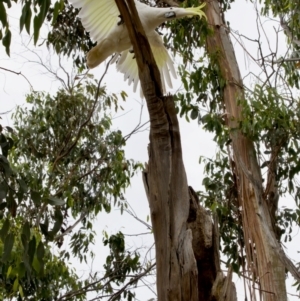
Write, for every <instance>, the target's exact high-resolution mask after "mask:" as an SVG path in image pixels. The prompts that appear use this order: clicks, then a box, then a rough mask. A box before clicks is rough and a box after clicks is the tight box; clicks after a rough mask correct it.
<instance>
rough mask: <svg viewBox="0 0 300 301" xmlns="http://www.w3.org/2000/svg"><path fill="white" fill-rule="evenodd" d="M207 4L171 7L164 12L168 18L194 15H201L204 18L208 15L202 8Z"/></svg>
mask: <svg viewBox="0 0 300 301" xmlns="http://www.w3.org/2000/svg"><path fill="white" fill-rule="evenodd" d="M205 5H206V3H203V4H201V5H200V6H198V7H187V8H182V7H169V8H167V9H166V10H167V11H166V12H165V13H164V17H165V18H166V20H170V19H179V18H183V17H190V18H191V17H193V16H199V17H200V18H202V17H204V18H206V15H205V13H204V12H203V10H202V8H203V7H204V6H205ZM206 19H207V18H206Z"/></svg>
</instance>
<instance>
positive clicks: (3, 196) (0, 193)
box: [0, 181, 8, 200]
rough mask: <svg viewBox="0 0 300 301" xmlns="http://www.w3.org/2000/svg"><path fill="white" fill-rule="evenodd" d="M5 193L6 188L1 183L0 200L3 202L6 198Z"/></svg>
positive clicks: (5, 185)
mask: <svg viewBox="0 0 300 301" xmlns="http://www.w3.org/2000/svg"><path fill="white" fill-rule="evenodd" d="M7 192H8V186H7V184H6V183H5V182H4V181H3V182H1V183H0V200H3V199H5V198H6V195H7Z"/></svg>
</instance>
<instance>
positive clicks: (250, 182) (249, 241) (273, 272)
mask: <svg viewBox="0 0 300 301" xmlns="http://www.w3.org/2000/svg"><path fill="white" fill-rule="evenodd" d="M206 14H207V18H208V23H209V24H210V25H211V26H212V27H213V30H214V34H213V35H212V36H210V37H208V38H207V50H208V52H209V53H210V54H212V55H215V54H216V53H218V65H219V67H220V69H221V73H222V76H223V78H224V79H225V81H226V86H225V88H224V104H225V109H226V115H227V125H228V126H229V128H231V129H232V131H231V139H232V149H233V155H234V161H235V164H236V166H237V177H238V194H239V203H240V206H241V207H242V219H243V229H244V237H245V242H246V252H247V259H248V264H249V268H250V270H251V272H252V277H253V280H254V281H255V282H257V283H259V284H260V290H261V294H262V296H263V300H265V301H271V300H272V301H275V300H277V301H284V300H287V296H286V288H285V266H286V267H287V268H288V269H289V270H290V271H291V272H292V273H293V275H294V276H295V277H296V278H298V276H299V273H298V272H297V271H296V270H295V268H294V267H293V265H292V264H291V262H290V261H289V260H288V259H287V258H286V256H285V255H284V253H283V251H282V249H281V247H280V244H279V243H278V241H277V240H276V235H275V233H274V231H273V225H272V219H271V216H270V211H269V210H268V202H267V199H266V197H265V194H264V191H263V186H262V177H261V173H260V168H259V166H258V163H257V158H256V153H255V148H254V145H253V143H252V141H251V140H249V139H247V138H246V137H244V136H243V135H242V134H241V132H240V131H239V130H238V122H239V120H241V107H240V106H238V100H239V99H243V97H244V95H243V89H242V80H241V76H240V72H239V69H238V65H237V61H236V58H235V53H234V49H233V46H232V43H231V41H230V38H229V35H228V32H227V31H226V25H225V22H224V20H223V19H222V18H221V12H220V9H219V4H218V1H216V0H213V1H207V9H206ZM272 185H273V186H274V182H272ZM273 188H274V187H273ZM273 212H274V209H273Z"/></svg>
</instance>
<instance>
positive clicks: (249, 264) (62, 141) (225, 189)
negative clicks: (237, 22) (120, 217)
mask: <svg viewBox="0 0 300 301" xmlns="http://www.w3.org/2000/svg"><path fill="white" fill-rule="evenodd" d="M117 2H118V1H117ZM130 2H131V1H128V2H126V3H129V4H128V7H129V8H130ZM143 2H146V3H147V4H148V5H151V6H159V7H163V6H168V5H184V6H198V5H199V1H198V0H188V1H184V2H182V1H167V0H165V1H143ZM181 2H182V3H181ZM236 2H237V1H234V0H228V1H211V2H209V1H207V3H206V10H205V12H206V14H207V18H208V20H207V21H206V20H199V19H197V18H192V19H181V20H176V21H172V22H169V23H166V24H164V25H163V26H162V27H161V28H159V29H158V30H159V31H161V32H163V33H164V42H165V44H166V45H167V47H168V48H169V51H171V52H172V53H173V54H174V56H175V57H176V58H179V57H180V59H179V61H180V64H179V65H178V73H179V75H180V79H181V81H182V84H183V89H181V90H180V91H179V92H178V93H176V94H175V95H174V98H173V99H174V102H172V103H174V104H175V108H176V113H177V114H178V115H179V116H180V117H185V118H186V119H187V120H188V121H190V122H198V123H199V124H200V125H201V127H202V128H203V129H204V130H205V131H207V132H210V133H211V134H212V139H213V140H214V141H215V143H216V151H215V153H216V155H215V156H214V157H210V158H204V157H201V158H200V160H199V161H200V163H202V165H199V173H203V174H204V179H203V183H202V185H203V189H202V190H201V191H197V192H196V193H195V194H194V197H192V196H191V195H193V193H194V192H193V189H192V188H190V190H189V193H190V194H189V195H190V200H192V199H193V200H196V203H197V205H195V206H196V207H197V206H200V207H201V208H203V209H204V210H206V211H205V212H206V213H207V212H209V213H210V214H209V217H207V216H206V215H205V214H206V213H205V212H204V211H203V212H204V213H203V212H202V211H201V212H202V213H201V214H202V215H201V216H202V217H201V218H202V220H208V221H207V224H209V225H210V224H212V225H214V227H215V228H214V230H213V231H216V232H213V233H215V234H214V239H215V242H216V246H215V247H216V249H218V250H217V252H220V254H221V259H222V261H223V267H224V268H226V269H228V271H229V272H228V275H230V273H231V271H233V272H234V273H236V274H237V275H238V277H242V278H243V279H244V281H245V282H249V283H250V284H251V285H250V286H249V287H250V288H249V289H248V291H247V293H246V294H248V296H249V300H256V298H257V297H258V296H259V297H261V298H262V300H267V301H269V300H272V301H273V300H287V296H288V291H289V289H288V288H286V284H285V278H286V276H287V275H288V274H290V275H292V276H293V278H294V285H295V286H296V291H297V294H299V289H300V284H299V280H300V276H299V274H300V272H299V260H298V259H297V258H293V261H291V260H290V259H289V258H288V257H287V256H286V255H285V250H284V248H283V247H282V246H284V244H285V243H287V242H289V241H292V240H293V231H294V229H298V227H299V224H300V207H299V206H300V204H299V197H300V184H299V181H298V174H299V172H300V163H299V160H298V153H299V151H300V150H299V138H300V137H299V133H300V122H299V118H300V115H299V114H300V113H299V61H300V55H299V53H300V52H299V50H300V49H299V47H300V24H299V20H300V18H299V16H300V7H299V3H298V2H299V1H296V0H290V1H283V0H282V1H278V0H276V1H275V0H271V1H269V0H265V1H250V2H251V3H252V5H253V7H254V9H255V14H256V21H255V22H254V23H255V24H256V26H257V28H256V31H255V34H256V37H255V38H253V36H251V37H249V36H245V35H243V33H242V32H238V31H236V29H235V28H231V24H230V23H229V22H226V18H227V17H226V16H227V14H228V13H229V12H230V10H231V6H234V5H235V4H236ZM12 5H20V6H21V7H22V9H21V14H20V16H18V18H19V27H20V28H19V29H20V31H22V30H26V31H27V33H28V34H30V35H31V34H32V35H33V43H34V44H35V45H37V44H38V39H39V32H40V30H41V28H42V26H43V24H45V23H47V24H49V32H48V35H47V38H46V40H45V41H43V42H45V43H46V45H47V47H48V49H49V50H50V49H51V50H53V51H54V52H55V53H56V54H57V55H58V56H60V57H62V58H65V59H66V58H71V59H72V61H73V63H74V68H76V70H77V71H78V76H72V75H68V79H69V80H68V81H67V82H65V81H61V83H62V86H61V88H60V89H59V90H58V91H56V93H55V94H53V95H52V94H50V93H48V92H47V91H44V92H35V91H32V92H31V93H28V95H27V97H26V100H24V101H26V106H20V107H17V108H16V109H15V110H14V113H13V115H12V119H13V122H14V125H13V127H9V126H4V124H2V126H1V128H0V147H1V155H0V217H1V219H0V229H1V230H0V238H1V240H0V254H2V255H1V259H0V262H1V265H0V267H1V268H0V279H1V282H0V292H1V293H2V295H3V296H4V298H5V299H7V300H9V299H13V298H15V299H18V300H77V299H78V300H89V299H88V298H89V297H88V296H89V295H88V293H89V292H94V293H96V294H97V296H98V298H99V300H101V299H102V298H107V300H122V298H123V299H128V300H133V299H134V298H135V290H134V288H135V287H136V286H137V283H138V282H139V281H140V280H141V279H142V278H143V277H146V276H147V275H148V274H149V273H151V272H152V271H153V270H154V268H155V264H154V263H153V262H142V260H141V258H140V253H139V252H138V251H137V250H133V249H130V250H128V248H126V247H125V237H124V234H123V233H122V232H118V233H115V234H113V235H111V236H109V235H108V234H107V233H104V237H103V244H104V245H105V246H107V247H108V248H109V255H108V256H107V258H106V262H105V264H104V272H103V273H102V274H101V275H100V273H98V274H95V275H89V276H87V277H86V278H84V279H83V278H81V277H80V276H79V274H78V273H77V271H76V270H75V269H74V268H73V266H72V264H70V263H69V262H70V260H71V259H72V258H76V259H77V260H79V261H80V262H82V261H84V262H87V261H88V260H89V259H90V258H94V256H95V254H94V253H93V252H91V250H90V246H91V245H92V244H93V243H94V240H95V233H96V231H97V230H96V229H95V228H94V226H93V221H94V220H95V218H96V217H97V216H98V215H99V214H100V213H101V212H102V211H105V212H107V213H109V212H110V210H111V208H112V207H113V206H117V207H119V208H120V211H121V212H123V210H126V209H127V208H128V205H130V202H129V203H128V201H127V200H125V197H124V195H125V193H126V188H127V187H128V186H129V185H130V179H131V178H132V176H133V175H135V174H136V173H138V172H140V171H142V170H143V173H144V175H145V174H147V172H148V167H147V165H146V166H144V165H143V164H141V163H139V162H136V161H135V158H133V159H129V158H126V157H125V151H124V149H125V146H126V140H127V138H128V137H124V134H123V133H122V132H121V131H120V130H113V120H112V118H111V112H112V111H117V110H119V109H120V100H126V99H127V93H126V92H122V93H121V94H120V96H117V95H115V94H111V93H110V92H109V91H107V90H106V89H105V88H104V86H103V83H102V79H94V77H93V76H92V75H90V74H89V73H88V72H87V67H86V65H85V55H86V53H87V52H88V51H89V50H90V49H91V48H92V47H93V46H95V45H96V43H95V41H92V40H91V39H90V37H89V34H88V32H86V31H85V29H84V28H83V26H82V24H81V22H80V19H78V18H77V15H78V12H79V10H78V9H74V8H73V7H72V6H71V5H70V4H69V3H68V1H66V0H65V1H64V0H59V1H50V0H49V1H44V0H43V1H42V0H40V1H39V0H37V1H33V0H26V1H17V0H15V1H10V0H3V1H0V39H1V40H2V44H3V47H4V49H5V51H6V53H7V55H10V45H11V40H12V39H14V38H16V37H15V36H14V35H12V33H11V32H12V31H11V28H10V22H9V10H10V8H11V6H12ZM248 5H249V3H248ZM129 11H130V12H131V14H132V16H134V14H133V12H132V10H130V9H129ZM133 19H134V20H135V18H134V17H133ZM125 21H126V18H125ZM264 22H271V23H272V24H273V27H274V29H273V33H274V35H275V37H276V40H272V39H271V38H269V37H268V34H267V33H266V31H265V23H264ZM133 27H134V24H133ZM229 36H230V38H231V40H233V39H234V40H235V41H237V42H238V44H239V45H241V48H242V50H243V51H244V53H245V55H246V56H247V57H248V59H249V60H251V62H252V63H254V64H256V65H257V69H256V70H258V71H257V73H256V74H255V73H251V74H249V76H248V75H247V76H246V77H245V78H241V75H240V71H239V66H238V64H237V62H236V59H235V53H234V51H235V50H236V47H235V48H234V47H233V46H232V44H231V42H230V39H229V38H228V37H229ZM279 43H280V45H279ZM283 43H284V45H283ZM142 44H143V43H142V42H141V45H142ZM250 44H251V45H252V47H254V49H255V53H254V52H251V51H252V50H250V47H249V48H247V46H246V45H250ZM265 45H268V46H267V47H266V46H265ZM142 55H145V56H146V55H147V54H146V53H144V54H142ZM136 56H137V57H138V56H139V54H138V52H137V51H136ZM0 67H1V65H0ZM85 72H87V73H85ZM248 78H250V80H248ZM146 98H147V96H146ZM168 101H170V99H169V98H167V99H166V100H165V107H164V109H163V111H164V112H165V111H168V110H169V112H173V111H172V109H171V107H168V106H169V104H168ZM170 106H171V105H170ZM169 114H172V113H169ZM152 122H153V121H151V123H152ZM171 124H172V125H174V128H176V121H175V119H172V120H171ZM150 133H152V134H150V136H151V135H154V134H153V131H152V132H151V131H150ZM179 140H180V139H179ZM174 141H175V140H174ZM151 143H152V142H151ZM151 143H150V145H151ZM154 145H155V144H154ZM203 147H205V146H203ZM152 148H154V146H153V143H152ZM158 148H159V147H158ZM149 153H150V157H151V147H150V151H149ZM152 154H153V149H152ZM150 162H151V160H150ZM150 165H151V164H150ZM200 166H202V167H203V171H202V170H201V167H200ZM180 172H181V167H178V175H179V173H180ZM183 174H184V167H183ZM178 177H179V176H178ZM183 178H184V177H183ZM182 181H183V182H184V179H183V180H182ZM183 182H182V183H183ZM153 185H154V184H153ZM184 185H185V186H186V193H187V192H188V190H187V189H188V187H187V184H186V183H184ZM152 188H153V187H152ZM149 190H150V191H151V186H150V187H149ZM158 190H159V189H158ZM146 191H147V188H146ZM148 193H149V191H148ZM174 194H175V193H174ZM149 198H151V197H149V195H148V200H149ZM286 198H291V199H293V201H294V205H293V206H292V207H289V206H285V203H284V201H285V200H286ZM190 202H191V203H192V201H190ZM149 203H150V208H151V210H153V207H151V206H152V205H151V201H150V200H149ZM261 204H263V205H261ZM190 206H191V207H190V214H189V217H188V220H187V224H189V226H187V228H188V229H192V232H193V231H194V230H193V229H194V228H195V226H194V224H192V223H193V222H194V221H195V218H191V212H192V211H193V210H196V211H197V210H198V211H197V212H200V211H199V210H200V209H195V208H194V209H193V210H192V209H191V208H192V205H190ZM260 206H262V207H260ZM201 210H202V209H201ZM174 211H176V210H175V209H174ZM197 214H198V215H199V214H200V213H197ZM197 214H196V216H197ZM204 216H205V217H204ZM151 218H152V223H153V225H154V228H153V229H152V230H153V232H154V237H155V239H156V244H157V245H158V241H157V239H158V234H157V233H156V231H157V229H156V228H155V217H153V216H151ZM191 220H192V221H191ZM170 223H172V218H171V221H170ZM193 227H194V228H193ZM209 227H211V225H210V226H209ZM170 228H172V224H170ZM193 237H194V241H193V244H195V240H196V238H195V237H197V236H196V235H195V232H193ZM197 239H198V238H197ZM273 239H274V240H273ZM200 241H201V239H200V238H199V244H202V245H205V242H202V241H201V243H200ZM260 243H261V244H260ZM204 247H205V246H204ZM193 250H194V255H195V258H196V261H197V264H198V270H197V273H198V275H199V277H200V276H201V277H202V276H203V277H204V275H201V271H202V273H204V272H203V271H204V267H203V266H202V270H201V269H200V268H199V266H200V260H199V258H198V257H197V256H198V255H197V252H196V251H195V246H194V245H193ZM214 250H215V249H214ZM214 252H215V251H214ZM178 254H180V252H179V251H178ZM157 256H160V255H159V254H157ZM182 256H183V255H182ZM199 256H200V255H199ZM178 257H180V256H179V255H178ZM200 257H201V256H200ZM217 257H218V256H217ZM160 260H161V259H160ZM211 260H215V259H211ZM157 261H158V258H157ZM208 262H209V260H208ZM218 269H219V268H218V267H217V264H216V266H213V267H211V268H210V269H209V268H208V270H210V271H212V272H211V275H209V277H212V278H213V280H212V281H213V282H214V283H217V280H216V279H217V272H218ZM267 269H269V270H268V271H267ZM158 270H159V266H158ZM265 272H266V273H268V274H270V275H271V276H268V277H271V278H268V279H266V278H267V277H264V276H263V275H264V273H265ZM158 273H159V271H158ZM272 273H273V274H276V275H273V274H272ZM207 274H209V273H207ZM272 277H273V278H272ZM198 279H200V278H198ZM201 279H202V280H201V281H204V283H205V281H206V279H205V277H204V278H201ZM203 279H204V280H203ZM222 279H223V278H222ZM224 279H225V278H224ZM228 279H229V280H228V281H229V282H231V279H230V278H228ZM270 279H271V280H270ZM207 281H208V280H207ZM209 281H211V279H210V280H209ZM222 281H223V280H222ZM218 283H219V282H218ZM273 283H275V284H273ZM198 285H199V287H200V286H201V285H200V284H199V283H198ZM158 286H159V284H158ZM207 286H208V287H209V285H207ZM215 286H216V285H215ZM158 290H159V289H158ZM214 290H215V291H214ZM216 290H217V289H216V288H211V292H210V297H205V298H207V300H221V299H218V298H221V297H220V295H218V293H216ZM278 291H281V294H282V295H277V292H278ZM198 295H199V296H200V289H199V294H198ZM205 296H206V295H205ZM212 296H213V298H215V299H211V298H212ZM255 296H256V297H255ZM199 298H200V297H199ZM209 298H210V299H209ZM232 298H233V297H232ZM91 300H94V299H91ZM168 300H169V299H168ZM199 300H200V299H199ZM203 300H204V299H203ZM228 300H234V299H228Z"/></svg>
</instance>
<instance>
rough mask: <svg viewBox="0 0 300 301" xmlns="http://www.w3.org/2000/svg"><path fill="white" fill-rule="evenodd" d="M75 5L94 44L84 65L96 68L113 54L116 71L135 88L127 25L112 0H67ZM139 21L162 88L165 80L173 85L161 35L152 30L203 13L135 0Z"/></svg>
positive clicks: (135, 71) (132, 58)
mask: <svg viewBox="0 0 300 301" xmlns="http://www.w3.org/2000/svg"><path fill="white" fill-rule="evenodd" d="M69 2H70V3H71V4H72V5H73V6H74V7H75V8H81V10H80V12H79V18H81V22H82V25H83V26H84V28H85V30H86V31H88V32H89V33H90V36H91V38H92V39H93V40H95V41H96V42H97V45H96V46H95V47H94V48H92V49H91V50H90V52H89V53H88V54H87V65H88V67H89V68H95V67H96V66H98V65H99V64H101V63H102V62H103V61H105V60H106V59H107V58H108V57H109V56H111V55H113V54H115V57H114V59H113V61H112V62H115V61H117V70H119V71H120V72H122V73H123V74H124V78H125V80H126V79H128V83H129V85H130V84H131V83H133V86H134V91H136V88H137V85H138V82H139V77H138V67H137V63H136V60H135V59H134V54H133V53H132V51H131V50H132V46H131V42H130V38H129V35H128V32H127V28H126V25H125V24H123V23H122V22H120V12H119V10H118V7H117V5H116V3H115V0H69ZM134 2H135V5H136V9H137V12H138V14H139V17H140V20H141V23H142V25H143V28H144V30H145V33H146V35H147V38H148V40H149V43H150V46H151V50H152V52H153V56H154V59H155V61H156V64H157V67H158V69H159V71H160V74H161V80H162V85H163V89H164V92H165V81H166V82H167V84H168V85H169V86H170V87H172V82H171V78H170V73H171V74H172V75H173V77H175V78H176V73H175V69H174V66H173V62H172V59H171V58H170V55H169V53H168V51H167V49H166V48H165V46H164V44H163V40H162V38H161V36H160V35H159V34H158V33H157V32H156V31H155V29H156V28H157V27H158V26H159V25H161V24H162V23H164V22H166V21H168V20H173V19H179V18H183V17H192V16H200V17H202V16H205V14H204V12H203V11H202V10H201V9H202V8H203V7H204V4H202V5H201V6H199V7H190V8H179V7H168V8H157V7H150V6H148V5H146V4H144V3H141V2H139V1H137V0H134Z"/></svg>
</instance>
